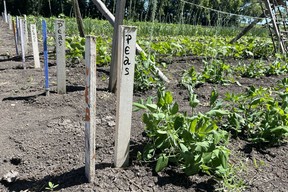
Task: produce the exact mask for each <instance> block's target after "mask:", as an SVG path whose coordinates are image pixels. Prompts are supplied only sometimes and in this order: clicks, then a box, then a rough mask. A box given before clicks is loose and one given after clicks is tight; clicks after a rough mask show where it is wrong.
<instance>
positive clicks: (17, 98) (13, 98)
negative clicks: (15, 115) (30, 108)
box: [2, 92, 46, 101]
mask: <svg viewBox="0 0 288 192" xmlns="http://www.w3.org/2000/svg"><path fill="white" fill-rule="evenodd" d="M45 94H46V93H45V92H43V93H39V94H36V95H29V96H16V97H6V98H4V99H2V101H29V100H31V99H35V98H36V97H39V96H45Z"/></svg>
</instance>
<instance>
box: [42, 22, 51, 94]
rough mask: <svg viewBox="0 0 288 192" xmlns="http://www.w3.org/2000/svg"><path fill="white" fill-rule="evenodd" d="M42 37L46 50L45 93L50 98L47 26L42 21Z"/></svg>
mask: <svg viewBox="0 0 288 192" xmlns="http://www.w3.org/2000/svg"><path fill="white" fill-rule="evenodd" d="M42 37H43V49H44V51H43V52H44V75H45V91H46V95H47V96H49V93H50V90H49V71H48V48H47V25H46V21H45V20H42Z"/></svg>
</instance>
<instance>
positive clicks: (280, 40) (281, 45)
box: [264, 0, 285, 54]
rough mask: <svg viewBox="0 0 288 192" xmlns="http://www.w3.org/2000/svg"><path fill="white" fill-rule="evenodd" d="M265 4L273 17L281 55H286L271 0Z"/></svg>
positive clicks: (266, 0) (267, 0)
mask: <svg viewBox="0 0 288 192" xmlns="http://www.w3.org/2000/svg"><path fill="white" fill-rule="evenodd" d="M264 3H265V6H266V9H268V12H269V14H270V16H271V20H272V24H273V28H274V31H275V34H276V37H277V41H278V43H279V47H280V51H281V53H283V54H284V53H285V49H284V45H283V43H282V38H281V36H280V33H279V30H278V26H277V24H276V18H275V15H274V14H273V11H272V8H271V4H270V2H269V0H265V1H264Z"/></svg>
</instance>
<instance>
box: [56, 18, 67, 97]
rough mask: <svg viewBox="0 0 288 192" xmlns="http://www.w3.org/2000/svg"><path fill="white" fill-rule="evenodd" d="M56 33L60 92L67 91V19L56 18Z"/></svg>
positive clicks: (58, 89) (58, 87)
mask: <svg viewBox="0 0 288 192" xmlns="http://www.w3.org/2000/svg"><path fill="white" fill-rule="evenodd" d="M55 34H56V37H55V39H56V63H57V91H58V93H59V94H65V93H66V69H65V65H66V61H65V21H64V20H61V19H56V20H55Z"/></svg>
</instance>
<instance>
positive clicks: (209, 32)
mask: <svg viewBox="0 0 288 192" xmlns="http://www.w3.org/2000/svg"><path fill="white" fill-rule="evenodd" d="M27 18H28V22H29V23H36V24H37V26H38V27H41V21H42V19H45V20H46V21H47V28H48V31H50V32H51V33H52V31H53V30H54V27H53V24H54V20H55V19H57V18H56V17H51V18H43V17H39V16H37V17H35V16H32V15H30V16H28V17H27ZM58 18H62V19H65V22H66V34H67V35H69V36H74V35H78V33H77V31H78V28H77V23H76V20H75V18H70V17H65V16H63V15H59V17H58ZM124 24H126V25H132V26H137V28H138V32H137V34H138V36H141V37H145V36H146V37H147V35H149V34H150V31H151V29H152V30H153V35H154V36H179V35H183V36H224V37H225V36H236V35H238V34H239V33H240V32H241V31H242V28H240V27H219V26H218V27H217V26H216V27H215V26H214V27H209V26H200V25H188V24H168V23H157V22H156V23H153V22H133V21H124ZM83 25H84V29H85V33H86V34H87V35H88V34H94V35H95V34H96V35H103V34H105V35H107V36H112V34H113V27H112V26H111V24H110V23H109V22H108V21H107V20H99V19H91V18H88V17H86V18H84V19H83ZM39 29H40V28H39ZM268 34H269V33H268V30H267V29H265V28H260V27H255V28H253V29H252V30H250V32H249V33H248V35H249V36H258V37H268Z"/></svg>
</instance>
